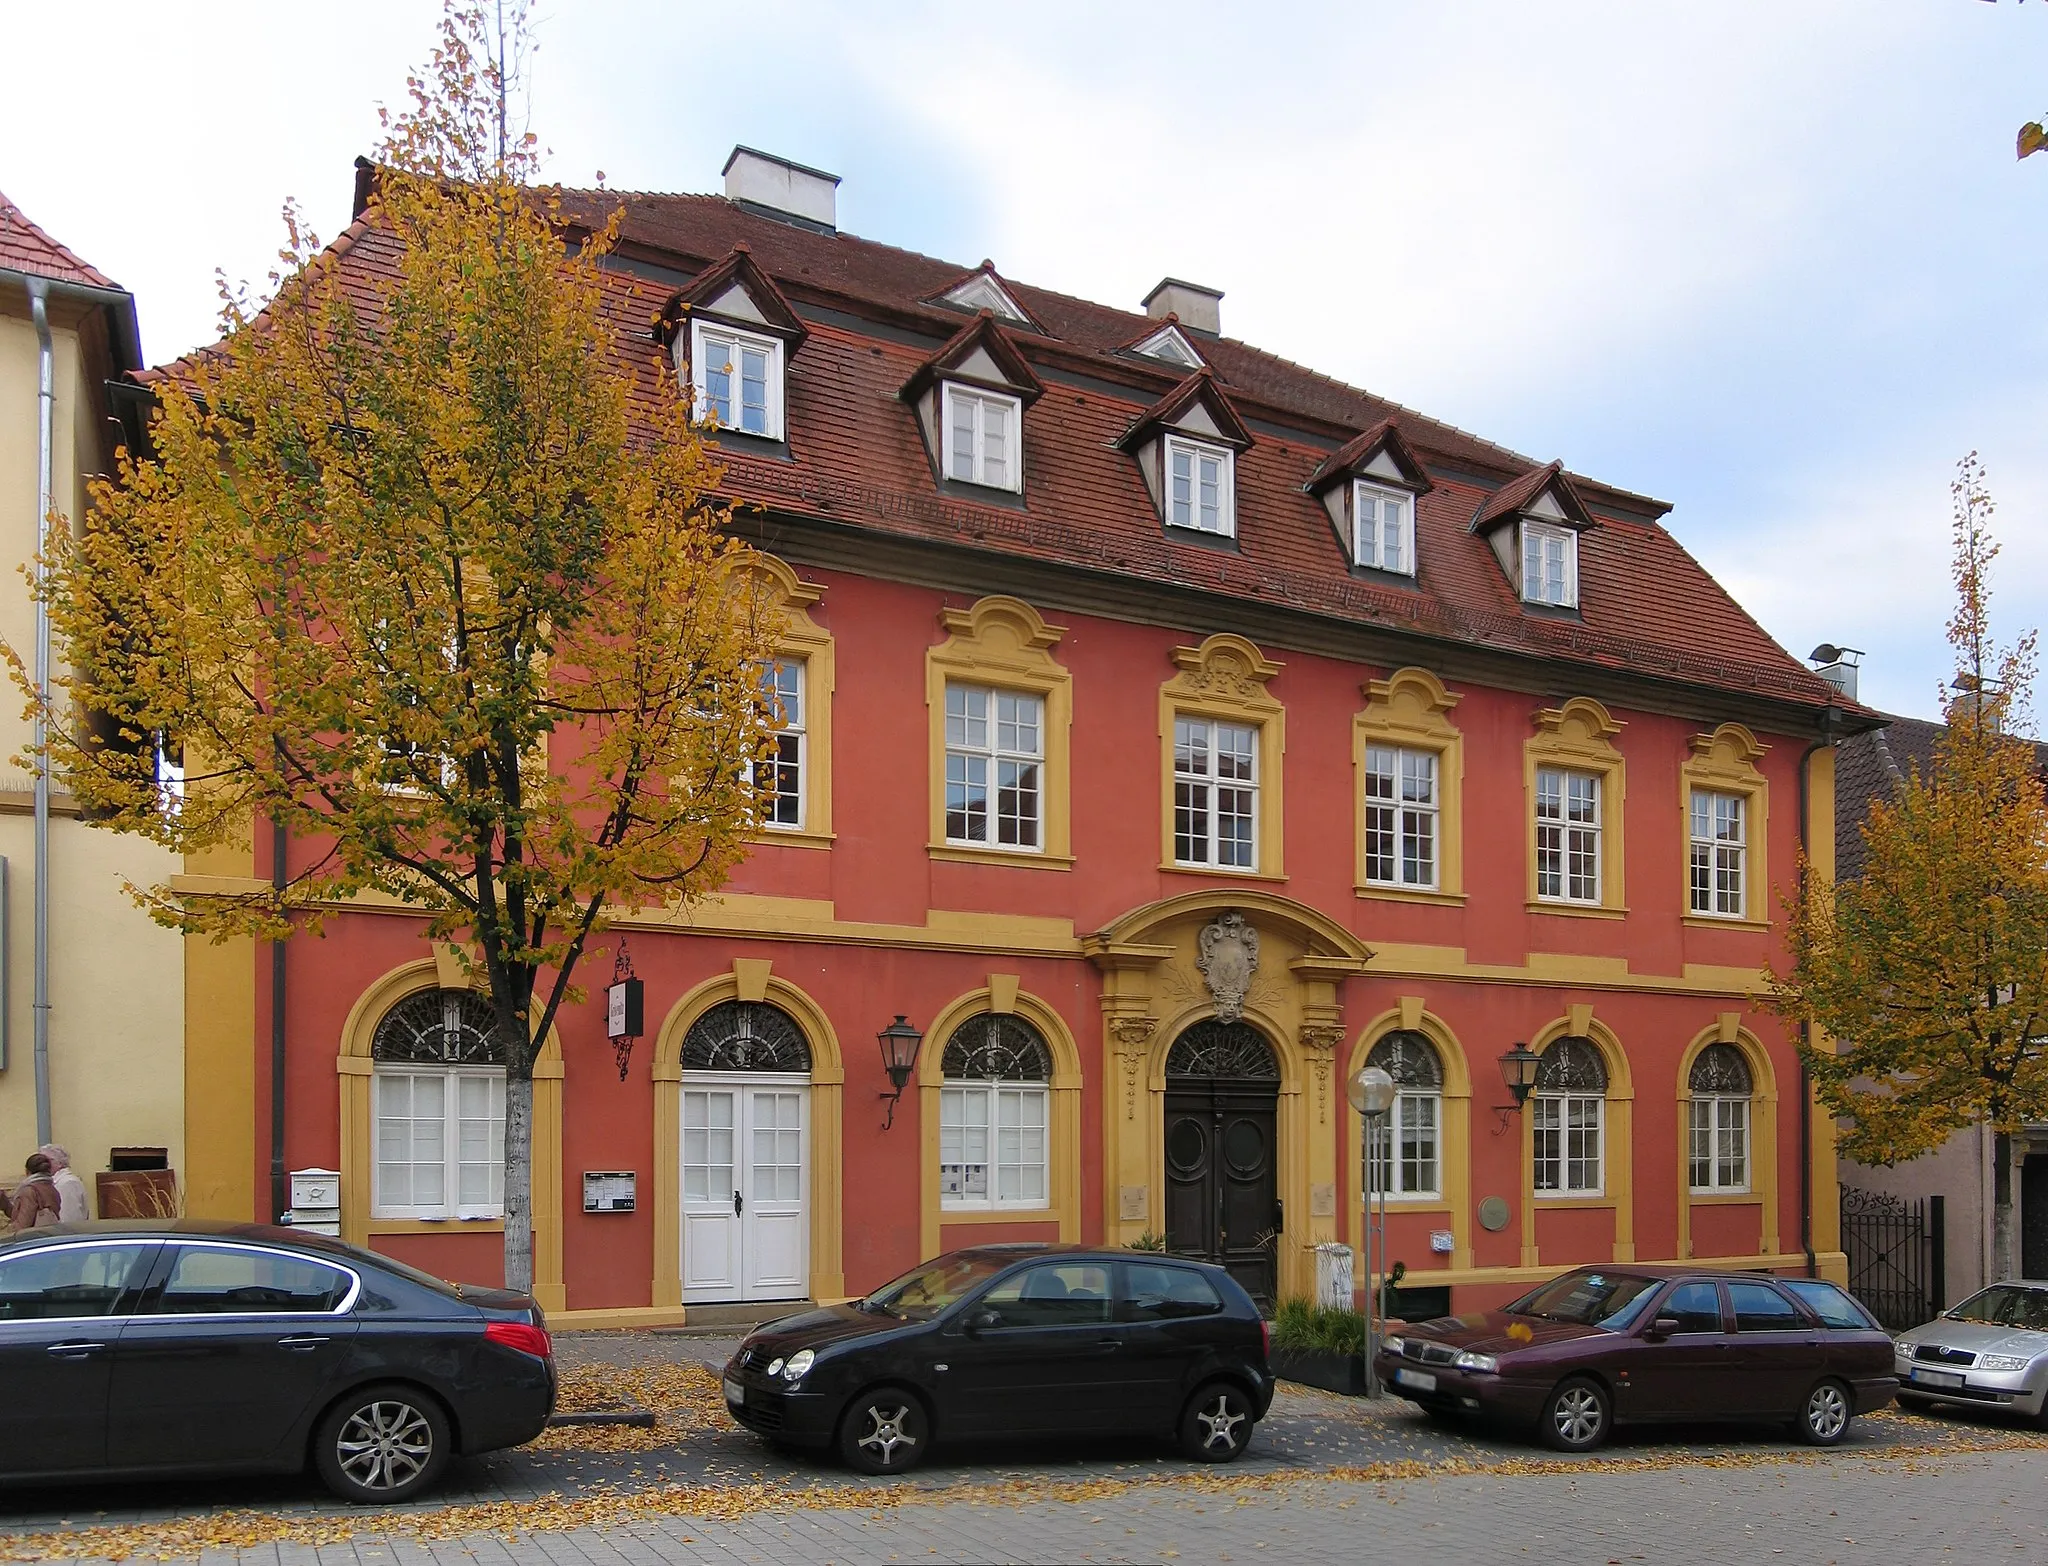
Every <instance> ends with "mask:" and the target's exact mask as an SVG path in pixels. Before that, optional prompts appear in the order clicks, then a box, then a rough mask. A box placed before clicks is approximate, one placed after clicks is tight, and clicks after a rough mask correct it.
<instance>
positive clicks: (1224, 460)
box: [1166, 437, 1237, 538]
mask: <svg viewBox="0 0 2048 1566" xmlns="http://www.w3.org/2000/svg"><path fill="white" fill-rule="evenodd" d="M1166 520H1167V521H1168V522H1171V523H1172V524H1173V525H1174V526H1175V527H1187V528H1193V529H1194V530H1195V531H1196V532H1198V533H1216V534H1220V535H1221V536H1222V537H1224V538H1234V537H1236V536H1237V519H1236V517H1235V515H1234V514H1233V506H1232V495H1231V460H1230V453H1229V452H1228V451H1227V450H1225V449H1224V448H1222V447H1220V446H1202V445H1198V444H1196V443H1195V442H1194V441H1188V440H1179V439H1176V438H1173V437H1168V439H1167V442H1166Z"/></svg>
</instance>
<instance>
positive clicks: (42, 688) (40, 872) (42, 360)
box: [28, 277, 57, 1144]
mask: <svg viewBox="0 0 2048 1566" xmlns="http://www.w3.org/2000/svg"><path fill="white" fill-rule="evenodd" d="M49 300H50V285H49V282H48V280H47V279H45V278H40V277H31V278H30V279H29V280H28V303H29V313H30V314H31V315H33V316H34V318H35V324H36V718H35V750H36V806H35V809H36V827H35V878H36V890H35V947H36V952H35V1000H34V1009H33V1016H34V1018H35V1082H36V1141H37V1142H38V1143H39V1144H40V1143H46V1142H49V1141H52V1140H53V1137H52V1134H51V1129H50V758H49V754H48V753H47V752H46V751H45V750H44V748H43V747H44V746H45V744H46V743H47V742H48V740H49V727H50V725H49V718H48V716H47V714H48V710H49V705H50V606H49V604H48V603H47V602H45V601H44V598H43V586H44V583H45V581H46V579H47V572H48V567H47V564H46V557H47V555H48V552H49V546H50V505H51V502H52V499H53V496H52V478H51V470H52V464H53V460H54V457H55V443H56V403H57V388H56V362H55V361H56V354H55V349H54V348H53V346H52V344H51V341H50V310H49Z"/></svg>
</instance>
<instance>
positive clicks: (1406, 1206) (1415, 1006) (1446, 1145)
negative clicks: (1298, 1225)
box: [1344, 995, 1472, 1283]
mask: <svg viewBox="0 0 2048 1566" xmlns="http://www.w3.org/2000/svg"><path fill="white" fill-rule="evenodd" d="M1397 1032H1398V1033H1419V1034H1421V1035H1422V1036H1423V1037H1424V1038H1426V1039H1428V1040H1429V1042H1430V1044H1431V1045H1432V1046H1433V1047H1434V1048H1435V1050H1436V1054H1437V1059H1438V1060H1439V1061H1440V1062H1441V1063H1442V1065H1443V1068H1444V1085H1443V1091H1442V1094H1441V1095H1440V1096H1441V1098H1442V1102H1443V1119H1442V1123H1441V1124H1440V1125H1438V1127H1437V1164H1438V1170H1439V1173H1438V1176H1437V1179H1438V1185H1439V1192H1440V1194H1439V1195H1437V1196H1433V1197H1399V1196H1389V1197H1388V1198H1387V1211H1388V1212H1401V1213H1442V1214H1444V1215H1445V1216H1446V1218H1447V1220H1448V1221H1447V1222H1446V1223H1445V1225H1444V1227H1445V1228H1447V1229H1449V1230H1450V1231H1451V1234H1452V1236H1453V1239H1452V1250H1451V1254H1450V1257H1449V1265H1451V1266H1452V1267H1470V1266H1471V1265H1472V1073H1471V1069H1470V1067H1469V1066H1468V1064H1467V1062H1466V1060H1465V1047H1464V1046H1463V1045H1462V1044H1460V1043H1459V1042H1458V1036H1457V1034H1455V1033H1453V1032H1452V1031H1451V1028H1450V1025H1449V1024H1448V1023H1446V1022H1445V1021H1444V1020H1443V1019H1442V1018H1441V1017H1438V1016H1436V1015H1434V1014H1433V1013H1431V1012H1429V1011H1427V1010H1425V1009H1424V1007H1423V1004H1422V997H1421V996H1420V995H1404V996H1402V997H1401V999H1400V1003H1399V1004H1398V1005H1397V1006H1396V1007H1395V1008H1394V1009H1393V1010H1391V1011H1385V1012H1382V1013H1380V1015H1379V1016H1377V1017H1375V1018H1373V1019H1372V1021H1370V1022H1368V1023H1367V1024H1366V1025H1365V1026H1364V1027H1363V1028H1361V1029H1360V1030H1359V1033H1358V1039H1357V1041H1356V1042H1355V1043H1354V1044H1353V1045H1352V1046H1351V1057H1350V1061H1349V1063H1348V1064H1347V1065H1346V1066H1345V1068H1344V1081H1345V1082H1347V1083H1348V1082H1349V1081H1350V1080H1351V1079H1352V1077H1354V1076H1355V1075H1357V1073H1358V1070H1359V1068H1360V1067H1362V1066H1363V1065H1364V1064H1365V1063H1366V1061H1367V1060H1368V1059H1369V1058H1370V1057H1371V1055H1372V1051H1373V1046H1374V1045H1375V1044H1377V1043H1379V1041H1380V1040H1381V1039H1383V1038H1385V1037H1386V1036H1387V1035H1388V1034H1389V1033H1397ZM1344 1148H1345V1158H1346V1159H1347V1160H1348V1161H1347V1163H1346V1164H1345V1168H1346V1169H1347V1170H1349V1171H1350V1173H1349V1175H1348V1177H1347V1182H1348V1188H1349V1189H1350V1191H1351V1200H1350V1201H1349V1202H1348V1203H1347V1204H1346V1208H1345V1229H1344V1238H1345V1239H1346V1240H1348V1241H1349V1242H1350V1245H1351V1248H1352V1251H1353V1252H1354V1253H1357V1252H1358V1251H1359V1249H1360V1246H1361V1244H1362V1241H1363V1233H1362V1229H1361V1209H1362V1204H1363V1201H1364V1180H1363V1175H1364V1170H1365V1117H1364V1116H1363V1115H1361V1114H1360V1113H1359V1112H1358V1111H1357V1110H1355V1109H1353V1108H1352V1107H1351V1099H1350V1095H1349V1094H1346V1095H1344ZM1364 1265H1365V1263H1364V1258H1363V1256H1362V1255H1355V1256H1354V1267H1355V1268H1356V1269H1357V1276H1359V1277H1364V1276H1365V1273H1364ZM1426 1273H1427V1269H1424V1270H1423V1271H1419V1272H1417V1274H1416V1277H1417V1279H1418V1280H1420V1281H1422V1282H1425V1283H1426V1282H1432V1281H1434V1280H1433V1279H1432V1278H1430V1277H1428V1276H1426Z"/></svg>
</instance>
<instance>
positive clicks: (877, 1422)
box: [857, 1403, 917, 1468]
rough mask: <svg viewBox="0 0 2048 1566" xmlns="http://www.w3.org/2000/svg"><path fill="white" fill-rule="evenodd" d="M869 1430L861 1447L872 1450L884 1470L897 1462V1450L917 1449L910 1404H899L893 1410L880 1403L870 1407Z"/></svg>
mask: <svg viewBox="0 0 2048 1566" xmlns="http://www.w3.org/2000/svg"><path fill="white" fill-rule="evenodd" d="M867 1414H868V1428H867V1432H866V1434H864V1435H863V1436H861V1438H860V1440H859V1442H858V1443H857V1444H858V1445H860V1446H863V1447H867V1448H869V1449H870V1450H872V1451H873V1452H874V1453H875V1455H876V1457H877V1458H878V1459H880V1461H881V1464H882V1466H883V1467H884V1468H887V1467H888V1466H889V1465H890V1464H891V1463H893V1462H895V1461H896V1449H897V1448H898V1447H902V1448H904V1449H905V1450H912V1449H915V1447H916V1446H917V1437H916V1436H914V1435H912V1434H911V1433H910V1420H911V1411H910V1405H909V1404H908V1403H899V1404H897V1405H896V1407H895V1408H893V1409H885V1408H883V1407H882V1405H881V1404H879V1403H870V1404H869V1405H868V1411H867Z"/></svg>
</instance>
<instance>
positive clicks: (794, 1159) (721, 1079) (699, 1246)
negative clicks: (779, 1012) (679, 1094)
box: [682, 1073, 811, 1305]
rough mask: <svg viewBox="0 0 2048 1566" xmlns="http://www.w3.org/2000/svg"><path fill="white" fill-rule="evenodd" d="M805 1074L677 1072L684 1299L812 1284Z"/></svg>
mask: <svg viewBox="0 0 2048 1566" xmlns="http://www.w3.org/2000/svg"><path fill="white" fill-rule="evenodd" d="M810 1097H811V1092H810V1084H809V1082H808V1081H807V1079H805V1078H803V1077H794V1076H783V1075H780V1074H778V1075H773V1076H771V1075H768V1074H766V1073H753V1074H748V1075H733V1076H711V1075H708V1074H707V1075H703V1076H699V1075H696V1074H692V1075H690V1076H687V1077H685V1078H684V1079H683V1125H682V1132H683V1135H682V1159H683V1169H682V1186H683V1244H682V1251H683V1302H684V1303H685V1304H686V1305H687V1304H706V1303H709V1302H711V1301H715V1300H799V1299H803V1298H805V1297H806V1296H807V1295H808V1294H809V1292H810V1281H811V1280H810V1255H811V1244H810V1222H809V1214H808V1212H807V1207H808V1205H809V1204H808V1197H809V1194H810V1170H809V1169H808V1167H806V1158H805V1153H806V1150H807V1149H808V1147H809V1145H810V1108H811V1105H810Z"/></svg>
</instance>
